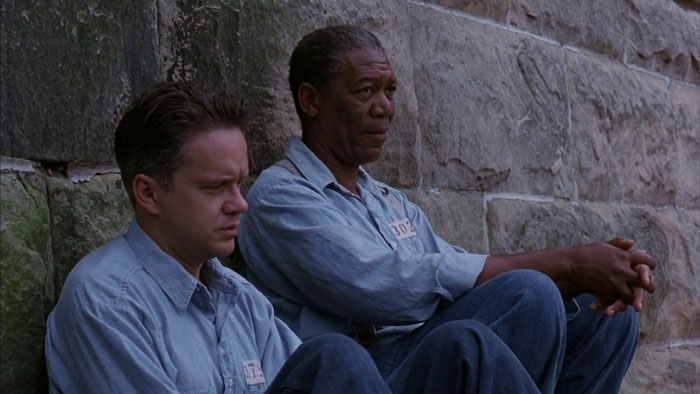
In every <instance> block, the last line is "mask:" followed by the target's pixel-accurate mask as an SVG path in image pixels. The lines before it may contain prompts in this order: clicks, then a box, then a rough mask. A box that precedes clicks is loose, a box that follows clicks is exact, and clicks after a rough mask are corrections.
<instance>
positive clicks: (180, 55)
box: [156, 0, 241, 93]
mask: <svg viewBox="0 0 700 394" xmlns="http://www.w3.org/2000/svg"><path fill="white" fill-rule="evenodd" d="M240 3H241V1H240V0H232V1H221V0H200V1H186V0H175V1H172V0H156V4H157V12H158V39H159V41H158V44H159V45H158V51H159V56H160V62H161V66H162V73H163V75H164V76H165V78H166V79H168V80H191V81H196V82H197V83H198V84H199V85H201V86H202V87H203V88H205V89H211V90H219V89H222V90H226V91H229V92H236V93H237V92H238V87H237V84H238V64H239V61H240V54H241V50H240V41H239V40H238V30H239V12H240V7H241V4H240Z"/></svg>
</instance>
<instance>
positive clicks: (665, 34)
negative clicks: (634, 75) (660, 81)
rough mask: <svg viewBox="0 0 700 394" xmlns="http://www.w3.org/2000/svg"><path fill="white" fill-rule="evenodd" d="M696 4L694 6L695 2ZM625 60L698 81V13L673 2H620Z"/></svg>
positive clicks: (699, 58) (699, 51)
mask: <svg viewBox="0 0 700 394" xmlns="http://www.w3.org/2000/svg"><path fill="white" fill-rule="evenodd" d="M696 7H697V6H696ZM620 15H621V18H620V20H621V23H622V31H623V34H624V38H625V40H626V54H627V62H628V63H630V64H634V65H638V66H640V67H643V68H646V69H648V70H651V71H655V72H658V73H660V74H663V75H667V76H669V77H671V78H675V79H678V80H681V81H686V82H690V83H694V84H700V13H698V9H697V8H696V9H695V10H694V11H692V10H689V9H686V8H683V7H682V6H681V5H679V4H678V3H677V2H672V1H655V0H625V1H621V2H620Z"/></svg>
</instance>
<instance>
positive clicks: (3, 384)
mask: <svg viewBox="0 0 700 394" xmlns="http://www.w3.org/2000/svg"><path fill="white" fill-rule="evenodd" d="M0 250H1V251H2V252H1V253H0V271H1V272H0V314H1V316H2V324H0V340H1V341H2V346H1V347H0V388H1V389H0V391H2V392H3V393H7V394H24V393H45V392H46V389H47V386H46V384H47V382H46V375H45V372H44V361H43V354H44V350H43V349H44V335H45V333H46V323H45V318H46V316H47V315H48V313H49V311H50V310H51V308H52V307H53V302H54V289H53V268H52V265H51V263H52V261H51V237H50V231H49V207H48V204H47V200H46V182H45V180H44V177H43V176H41V175H39V174H20V173H11V172H2V173H0Z"/></svg>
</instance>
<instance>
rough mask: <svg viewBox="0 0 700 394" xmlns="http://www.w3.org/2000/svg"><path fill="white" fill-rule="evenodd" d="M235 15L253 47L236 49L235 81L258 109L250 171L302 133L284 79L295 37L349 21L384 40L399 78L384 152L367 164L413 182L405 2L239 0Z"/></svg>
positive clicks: (388, 177)
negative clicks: (238, 74)
mask: <svg viewBox="0 0 700 394" xmlns="http://www.w3.org/2000/svg"><path fill="white" fill-rule="evenodd" d="M241 14H242V17H241V25H240V26H241V27H240V40H241V42H245V43H246V46H247V47H248V48H255V50H252V51H244V52H243V53H242V54H241V81H242V83H241V85H242V89H243V91H244V93H245V95H246V96H247V97H248V98H249V99H250V101H251V104H252V105H253V106H254V107H255V108H258V110H259V111H260V112H259V113H260V115H261V117H260V119H259V124H258V126H257V127H256V129H255V130H253V131H252V132H251V133H249V140H250V147H251V153H252V156H253V157H254V158H255V159H254V160H255V162H254V163H253V164H254V166H253V167H252V168H251V170H252V171H253V172H258V171H260V170H262V169H264V168H265V167H267V166H268V165H270V164H272V163H274V162H275V161H276V160H278V159H279V158H281V157H282V155H283V150H284V147H285V146H286V142H287V141H288V140H289V138H290V136H291V135H292V134H296V135H299V134H300V125H299V122H298V120H297V117H296V111H295V109H294V104H293V99H292V96H291V93H290V92H289V84H288V81H287V77H288V67H289V56H290V55H291V53H292V51H293V49H294V46H295V45H296V43H297V42H298V41H299V40H300V39H301V38H302V37H303V35H304V34H307V33H309V32H311V31H312V30H314V29H316V28H320V27H323V26H327V25H338V24H348V23H355V24H359V25H361V26H364V27H366V28H368V29H369V30H371V31H372V32H373V33H375V34H376V35H377V37H378V38H379V39H380V41H382V43H383V45H384V48H385V49H386V52H387V55H388V56H389V58H390V60H391V62H392V65H393V67H394V71H395V73H396V75H397V78H398V79H399V91H398V92H397V94H396V96H395V97H396V117H395V120H394V125H393V126H392V131H391V134H392V135H391V137H390V138H389V140H388V141H387V143H386V145H385V149H384V152H385V153H384V155H383V157H382V158H381V159H380V160H379V161H378V162H377V163H374V164H372V165H370V166H368V168H370V169H371V171H372V173H373V175H375V176H376V177H377V178H380V179H382V180H385V181H388V182H392V183H394V184H400V185H415V184H417V182H418V164H417V163H418V162H417V160H418V158H417V157H416V154H415V152H416V133H417V128H416V121H415V113H416V110H415V108H416V101H415V96H414V89H413V88H412V81H413V75H412V67H411V57H410V47H409V41H408V39H409V33H408V28H409V23H408V16H407V11H406V3H405V2H404V1H400V0H392V1H385V2H376V1H370V0H354V1H344V2H337V1H332V0H322V1H314V2H297V1H271V0H263V1H255V2H245V4H244V6H243V9H242V11H241ZM399 135H400V137H398V136H399Z"/></svg>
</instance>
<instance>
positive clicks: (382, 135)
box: [365, 129, 389, 142]
mask: <svg viewBox="0 0 700 394" xmlns="http://www.w3.org/2000/svg"><path fill="white" fill-rule="evenodd" d="M388 132H389V129H379V130H374V131H368V132H366V133H365V134H366V135H367V136H368V137H370V138H372V139H373V140H376V141H379V142H384V141H385V140H386V137H387V135H388Z"/></svg>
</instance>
